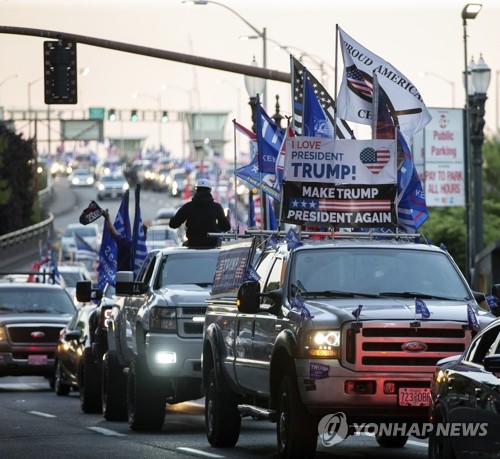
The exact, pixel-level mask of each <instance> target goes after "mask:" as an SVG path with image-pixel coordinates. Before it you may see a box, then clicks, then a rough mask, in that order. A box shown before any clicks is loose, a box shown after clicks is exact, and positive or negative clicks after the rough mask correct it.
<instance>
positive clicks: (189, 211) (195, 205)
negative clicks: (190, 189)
mask: <svg viewBox="0 0 500 459" xmlns="http://www.w3.org/2000/svg"><path fill="white" fill-rule="evenodd" d="M211 191H212V184H211V183H210V181H209V180H207V179H200V180H198V182H197V183H196V193H195V194H194V196H193V197H192V199H191V201H189V202H187V203H186V204H184V205H183V206H182V207H181V208H180V209H179V210H178V211H177V213H176V214H175V215H174V216H173V217H172V218H171V219H170V223H169V226H170V228H179V227H180V226H181V225H182V224H183V223H184V222H185V223H186V236H187V241H186V242H185V243H184V245H187V246H188V247H206V248H210V247H217V245H219V240H218V239H217V238H216V237H208V236H207V233H220V232H225V231H229V230H230V229H231V223H229V220H228V219H227V218H226V216H225V215H224V209H223V208H222V206H221V205H220V204H219V203H218V202H215V201H214V198H213V196H212V193H211Z"/></svg>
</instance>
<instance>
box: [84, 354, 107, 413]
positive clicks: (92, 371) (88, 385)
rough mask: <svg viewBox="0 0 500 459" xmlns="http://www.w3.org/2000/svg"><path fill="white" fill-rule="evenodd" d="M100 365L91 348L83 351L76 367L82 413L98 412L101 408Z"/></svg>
mask: <svg viewBox="0 0 500 459" xmlns="http://www.w3.org/2000/svg"><path fill="white" fill-rule="evenodd" d="M101 371H102V370H101V366H100V365H99V364H97V363H96V362H95V361H94V356H93V355H92V349H90V348H86V349H85V350H84V351H83V355H82V359H81V360H80V367H79V369H78V388H79V390H80V408H81V409H82V411H83V412H84V413H100V412H101V410H102V388H101V385H102V382H101Z"/></svg>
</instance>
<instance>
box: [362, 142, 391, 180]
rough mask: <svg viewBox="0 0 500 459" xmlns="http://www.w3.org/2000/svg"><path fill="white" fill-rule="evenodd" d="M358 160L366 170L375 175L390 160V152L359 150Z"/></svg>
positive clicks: (383, 149)
mask: <svg viewBox="0 0 500 459" xmlns="http://www.w3.org/2000/svg"><path fill="white" fill-rule="evenodd" d="M359 159H360V160H361V162H362V163H363V164H364V165H365V166H366V167H367V168H368V170H369V171H370V172H371V173H372V174H375V175H377V174H378V173H379V172H380V171H381V170H382V169H383V168H384V167H385V165H386V164H387V163H388V162H389V160H390V159H391V151H390V150H389V149H388V148H379V149H378V150H375V149H374V148H371V147H367V148H363V150H361V153H360V154H359Z"/></svg>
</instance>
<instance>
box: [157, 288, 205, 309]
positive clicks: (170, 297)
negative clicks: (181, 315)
mask: <svg viewBox="0 0 500 459" xmlns="http://www.w3.org/2000/svg"><path fill="white" fill-rule="evenodd" d="M211 290H212V286H211V285H208V286H199V285H196V284H179V285H169V286H168V287H165V288H163V289H161V294H162V296H163V297H164V298H165V300H167V301H169V302H172V303H173V304H186V303H204V302H205V299H207V298H208V297H209V296H210V291H211Z"/></svg>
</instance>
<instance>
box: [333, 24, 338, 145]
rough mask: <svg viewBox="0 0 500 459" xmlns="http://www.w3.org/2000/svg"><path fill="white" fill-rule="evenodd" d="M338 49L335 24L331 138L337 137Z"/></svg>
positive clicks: (336, 25)
mask: <svg viewBox="0 0 500 459" xmlns="http://www.w3.org/2000/svg"><path fill="white" fill-rule="evenodd" d="M338 51H339V25H338V24H335V79H334V94H335V96H334V97H335V105H334V110H333V138H334V139H335V138H337V100H338V91H337V84H338V76H337V75H338V73H339V72H338V68H339V66H338V62H339V59H338V54H339V53H338Z"/></svg>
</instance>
